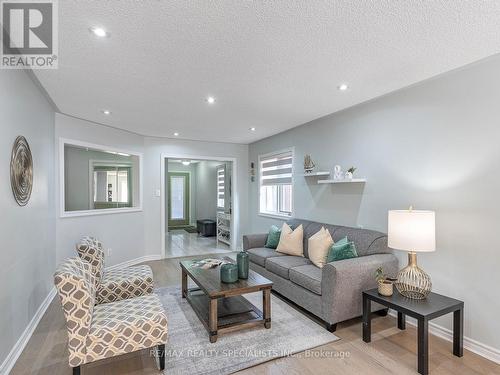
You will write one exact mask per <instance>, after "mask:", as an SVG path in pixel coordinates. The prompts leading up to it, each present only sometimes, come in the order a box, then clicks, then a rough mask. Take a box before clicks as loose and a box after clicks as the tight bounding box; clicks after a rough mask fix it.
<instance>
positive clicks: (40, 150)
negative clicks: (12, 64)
mask: <svg viewBox="0 0 500 375" xmlns="http://www.w3.org/2000/svg"><path fill="white" fill-rule="evenodd" d="M0 129H1V134H2V135H1V136H0V165H1V167H0V181H1V183H0V212H1V213H2V214H1V217H0V224H1V225H0V238H1V239H2V246H1V249H0V252H1V258H2V264H3V268H2V272H1V273H0V332H2V338H1V339H0V363H3V361H4V360H5V359H6V357H7V355H8V353H9V352H10V350H11V349H12V348H13V346H14V345H15V343H16V342H17V341H18V339H19V337H20V336H21V334H22V333H23V331H24V330H25V329H26V328H27V326H28V324H29V322H30V321H31V319H32V318H33V316H34V314H35V312H36V311H37V310H38V308H39V307H40V305H41V304H42V302H43V301H44V300H45V298H46V297H47V296H48V294H49V292H50V290H51V289H52V286H53V282H52V274H53V272H54V265H55V223H54V222H55V220H54V216H55V208H54V110H53V108H52V107H51V105H50V104H49V103H48V102H47V100H46V99H45V97H44V96H43V94H42V93H41V92H40V91H39V89H38V88H37V85H35V84H34V83H33V82H32V81H31V79H30V78H29V77H28V75H27V74H26V73H25V72H23V71H18V70H3V69H2V70H0ZM18 135H23V136H25V137H26V139H27V140H28V142H29V145H30V148H31V152H32V154H33V172H34V178H33V191H32V195H31V199H30V201H29V203H28V204H27V206H25V207H20V206H18V205H17V203H16V202H15V200H14V197H13V196H12V191H11V188H10V174H9V173H10V169H9V164H10V156H11V155H10V153H11V150H12V145H13V143H14V140H15V138H16V137H17V136H18ZM3 370H4V369H2V368H0V373H3Z"/></svg>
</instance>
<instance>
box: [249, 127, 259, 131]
mask: <svg viewBox="0 0 500 375" xmlns="http://www.w3.org/2000/svg"><path fill="white" fill-rule="evenodd" d="M248 130H250V131H251V132H254V131H256V130H257V129H256V128H254V127H253V126H252V127H251V128H249V129H248Z"/></svg>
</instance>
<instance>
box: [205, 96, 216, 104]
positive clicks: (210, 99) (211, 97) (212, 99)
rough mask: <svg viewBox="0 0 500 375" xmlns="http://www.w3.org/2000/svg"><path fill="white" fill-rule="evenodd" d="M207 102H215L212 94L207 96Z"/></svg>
mask: <svg viewBox="0 0 500 375" xmlns="http://www.w3.org/2000/svg"><path fill="white" fill-rule="evenodd" d="M207 103H208V104H214V103H215V98H214V97H213V96H209V97H208V98H207Z"/></svg>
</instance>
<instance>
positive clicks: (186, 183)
mask: <svg viewBox="0 0 500 375" xmlns="http://www.w3.org/2000/svg"><path fill="white" fill-rule="evenodd" d="M171 176H177V177H184V198H185V199H184V220H172V219H171V218H170V217H169V215H168V213H169V212H170V211H171V209H172V202H171V195H170V190H171V185H172V183H171V180H170V177H171ZM190 177H191V174H190V173H189V172H168V174H167V179H168V188H169V189H168V190H169V194H168V198H167V202H168V205H167V223H168V224H169V225H168V226H169V227H170V226H171V227H172V228H176V227H186V226H188V225H190V224H191V212H190V210H191V196H190V195H191V185H190V184H191V181H190V180H191V179H190ZM186 197H187V199H186ZM174 221H178V222H179V224H178V225H173V223H174ZM181 221H182V223H181Z"/></svg>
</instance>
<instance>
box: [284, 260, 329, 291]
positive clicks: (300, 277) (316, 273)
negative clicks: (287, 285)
mask: <svg viewBox="0 0 500 375" xmlns="http://www.w3.org/2000/svg"><path fill="white" fill-rule="evenodd" d="M321 274H322V270H321V268H318V267H316V266H315V265H312V264H308V265H305V266H298V267H293V268H291V269H290V272H289V275H290V281H292V282H293V283H295V284H297V285H300V286H301V287H303V288H306V289H307V290H310V291H311V292H313V293H316V294H319V295H321Z"/></svg>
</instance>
